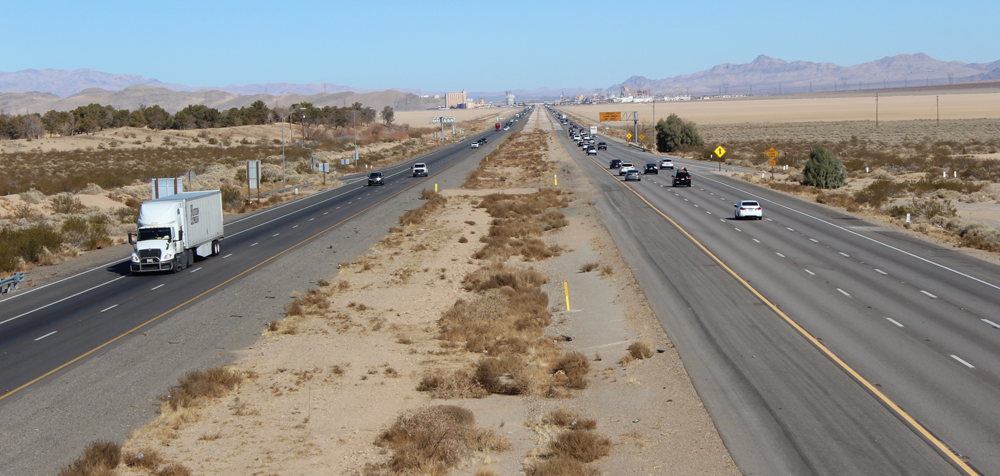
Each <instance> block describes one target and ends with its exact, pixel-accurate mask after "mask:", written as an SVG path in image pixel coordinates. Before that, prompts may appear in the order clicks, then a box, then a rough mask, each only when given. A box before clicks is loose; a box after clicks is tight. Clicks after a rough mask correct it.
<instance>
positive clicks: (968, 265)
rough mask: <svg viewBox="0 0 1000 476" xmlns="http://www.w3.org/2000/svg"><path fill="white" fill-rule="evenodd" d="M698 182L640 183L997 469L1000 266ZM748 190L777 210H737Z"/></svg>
mask: <svg viewBox="0 0 1000 476" xmlns="http://www.w3.org/2000/svg"><path fill="white" fill-rule="evenodd" d="M622 152H624V155H626V156H633V157H634V156H636V155H638V154H635V153H630V152H631V151H622ZM640 157H641V156H640ZM637 158H638V157H637ZM685 162H686V161H683V160H680V161H678V163H680V164H685ZM689 169H690V170H692V171H694V170H695V167H689ZM693 183H694V186H693V187H692V188H690V189H688V188H673V187H670V181H669V177H668V176H666V175H664V176H662V177H658V176H647V177H646V180H645V181H644V182H642V183H641V184H632V188H633V189H635V190H637V191H638V192H639V193H640V194H641V195H643V196H644V197H646V198H647V199H648V200H649V201H650V202H651V203H652V204H653V205H655V206H657V207H658V208H660V209H661V210H663V211H664V212H665V213H666V214H667V215H668V216H670V217H671V218H674V220H675V221H677V222H678V223H680V224H681V226H683V227H684V228H685V229H686V230H687V231H689V232H690V233H691V234H692V235H693V236H695V237H696V238H697V239H698V240H699V241H701V242H702V243H704V244H705V245H706V247H707V248H708V249H709V250H711V251H712V252H713V253H715V254H716V255H717V256H718V257H719V258H720V259H722V261H724V262H725V263H726V264H727V265H729V266H730V267H731V268H733V269H734V270H735V271H736V272H737V273H738V274H740V275H741V276H743V277H744V278H746V279H747V280H748V281H749V282H750V283H751V284H752V285H753V286H754V287H755V288H756V289H758V290H759V291H760V292H761V293H762V294H763V295H764V296H766V297H767V298H768V299H769V300H771V301H772V302H774V303H775V304H776V305H778V306H779V307H780V309H782V310H783V311H784V312H786V313H787V314H788V315H790V316H791V317H792V318H793V319H795V320H796V321H798V322H799V323H800V324H802V325H803V326H804V327H805V329H806V330H808V331H809V332H810V333H811V334H812V335H814V336H817V337H818V338H819V339H821V341H822V342H823V344H825V345H826V346H827V347H828V348H830V349H831V350H832V351H833V352H834V353H835V354H837V355H838V356H840V357H841V358H843V359H844V360H845V361H846V362H847V364H848V365H850V366H851V367H852V368H854V369H855V370H857V371H858V372H859V373H860V374H861V375H862V376H863V377H864V378H866V379H867V380H868V381H870V382H872V383H873V384H874V385H877V387H876V388H878V389H879V390H880V391H881V392H883V393H884V394H885V395H887V396H888V398H889V399H890V400H891V401H893V402H895V403H896V404H898V405H900V406H901V407H902V408H904V409H905V410H906V412H907V413H908V414H909V415H911V416H913V417H914V418H916V420H917V421H919V422H920V423H921V424H923V425H924V426H925V427H926V428H927V429H928V430H929V431H930V432H932V433H933V434H935V435H937V437H939V438H940V439H941V440H943V441H944V442H945V443H946V444H947V445H949V446H950V447H951V448H952V449H953V451H955V452H957V453H959V454H961V455H962V457H963V460H965V461H969V462H971V464H973V465H974V466H975V467H976V468H977V469H978V470H980V471H982V472H983V473H985V474H998V470H997V468H1000V453H998V452H997V451H996V448H997V443H998V442H1000V410H998V409H997V408H996V406H995V405H994V404H993V402H996V401H997V400H998V397H1000V375H998V372H1000V355H998V354H1000V352H998V348H1000V332H998V329H1000V322H998V319H997V317H998V316H1000V311H998V309H1000V287H998V283H1000V268H998V267H996V266H994V265H991V264H989V263H985V262H982V261H979V260H975V259H971V258H969V257H967V256H965V255H963V254H961V253H957V252H954V251H953V250H949V249H946V248H941V247H939V246H936V245H931V244H928V243H926V242H923V241H919V240H916V239H913V238H910V237H908V236H905V235H903V234H900V233H897V232H893V231H891V230H888V229H884V228H881V227H878V226H875V225H872V224H870V223H866V222H863V221H861V220H858V219H856V218H854V217H852V216H848V215H844V214H841V213H838V212H835V211H831V210H829V209H826V208H824V207H821V206H819V205H816V204H811V203H806V202H803V201H801V200H797V199H794V198H789V197H786V196H784V195H781V194H778V193H777V192H774V191H771V190H766V189H761V188H759V187H754V186H751V185H748V184H746V183H744V182H740V181H736V180H732V179H729V178H725V177H721V176H718V175H715V174H697V173H695V174H694V181H693ZM741 199H757V200H760V201H761V203H762V205H763V206H764V210H765V217H766V218H765V219H764V220H762V221H736V220H734V219H733V203H735V202H736V201H738V200H741Z"/></svg>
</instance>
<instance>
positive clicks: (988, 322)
mask: <svg viewBox="0 0 1000 476" xmlns="http://www.w3.org/2000/svg"><path fill="white" fill-rule="evenodd" d="M980 321H983V322H985V323H987V324H989V325H991V326H993V327H996V328H997V329H1000V324H997V323H995V322H993V321H991V320H989V319H980Z"/></svg>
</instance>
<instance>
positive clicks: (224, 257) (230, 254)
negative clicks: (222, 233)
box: [222, 253, 233, 259]
mask: <svg viewBox="0 0 1000 476" xmlns="http://www.w3.org/2000/svg"><path fill="white" fill-rule="evenodd" d="M232 255H233V254H232V253H229V254H228V255H226V256H223V257H222V259H226V258H228V257H230V256H232Z"/></svg>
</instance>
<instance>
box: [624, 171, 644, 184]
mask: <svg viewBox="0 0 1000 476" xmlns="http://www.w3.org/2000/svg"><path fill="white" fill-rule="evenodd" d="M629 180H635V181H637V182H642V174H640V173H639V171H638V170H636V169H632V170H629V171H628V172H625V181H626V182H628V181H629Z"/></svg>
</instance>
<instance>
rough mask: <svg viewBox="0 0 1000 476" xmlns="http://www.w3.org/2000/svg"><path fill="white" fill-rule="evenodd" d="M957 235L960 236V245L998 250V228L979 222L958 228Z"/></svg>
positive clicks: (999, 239)
mask: <svg viewBox="0 0 1000 476" xmlns="http://www.w3.org/2000/svg"><path fill="white" fill-rule="evenodd" d="M958 236H960V237H961V238H962V246H967V247H969V248H978V249H981V250H986V251H993V252H997V251H1000V230H998V229H996V228H990V227H988V226H986V225H983V224H981V223H974V224H968V225H965V226H963V227H961V228H960V229H959V231H958Z"/></svg>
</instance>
